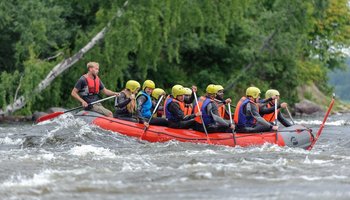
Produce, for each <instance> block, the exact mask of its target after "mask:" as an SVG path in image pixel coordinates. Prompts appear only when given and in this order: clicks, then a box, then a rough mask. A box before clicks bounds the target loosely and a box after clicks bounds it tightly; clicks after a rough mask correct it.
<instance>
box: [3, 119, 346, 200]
mask: <svg viewBox="0 0 350 200" xmlns="http://www.w3.org/2000/svg"><path fill="white" fill-rule="evenodd" d="M321 121H322V117H314V118H309V119H306V118H304V119H297V120H296V122H297V123H298V124H305V125H306V126H308V127H312V128H313V129H314V132H316V131H317V130H318V126H319V124H320V123H321ZM0 199H11V200H15V199H25V200H32V199H33V200H34V199H50V200H51V199H83V200H89V199H168V200H170V199H350V114H338V115H333V116H331V117H330V118H329V119H328V122H327V124H326V126H325V128H324V132H323V133H322V135H321V138H320V140H319V141H318V142H317V143H316V145H315V147H314V149H313V150H312V151H307V150H303V149H298V148H294V149H293V148H288V147H278V146H276V145H271V144H265V145H263V146H261V147H249V148H241V147H236V148H232V147H224V146H210V145H205V144H191V143H180V142H175V141H172V142H167V143H148V142H145V143H141V142H139V141H138V140H137V139H133V138H129V137H126V136H122V135H119V134H116V133H112V132H109V131H104V130H101V129H99V128H97V127H94V126H91V125H88V124H86V123H85V122H84V121H83V120H81V119H75V118H74V117H73V116H72V115H70V114H66V115H62V116H60V117H59V118H57V119H55V120H53V121H51V122H43V123H41V124H38V125H33V124H15V125H8V124H0Z"/></svg>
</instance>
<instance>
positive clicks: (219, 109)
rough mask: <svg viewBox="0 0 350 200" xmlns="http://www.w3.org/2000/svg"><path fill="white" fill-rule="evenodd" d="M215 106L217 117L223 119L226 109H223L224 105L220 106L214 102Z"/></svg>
mask: <svg viewBox="0 0 350 200" xmlns="http://www.w3.org/2000/svg"><path fill="white" fill-rule="evenodd" d="M215 103H216V105H217V106H218V112H219V116H220V117H221V118H223V119H225V113H226V109H225V104H220V105H219V103H217V102H215Z"/></svg>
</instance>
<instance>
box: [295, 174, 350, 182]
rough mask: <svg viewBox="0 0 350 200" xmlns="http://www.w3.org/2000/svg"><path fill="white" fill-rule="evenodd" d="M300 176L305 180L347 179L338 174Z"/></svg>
mask: <svg viewBox="0 0 350 200" xmlns="http://www.w3.org/2000/svg"><path fill="white" fill-rule="evenodd" d="M300 178H302V179H304V180H306V181H319V180H343V179H348V177H347V176H338V175H331V176H305V175H304V176H300Z"/></svg>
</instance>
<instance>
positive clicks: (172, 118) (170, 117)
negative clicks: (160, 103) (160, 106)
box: [164, 95, 185, 121]
mask: <svg viewBox="0 0 350 200" xmlns="http://www.w3.org/2000/svg"><path fill="white" fill-rule="evenodd" d="M171 102H176V103H178V104H179V106H180V110H181V111H182V112H183V113H185V112H184V111H185V104H184V102H181V101H179V100H177V99H176V98H174V97H172V96H170V95H169V96H168V97H167V98H166V99H165V102H164V112H165V117H166V118H167V119H168V120H170V121H176V120H177V119H176V118H175V116H174V115H173V114H172V113H171V112H170V111H169V110H168V106H169V104H170V103H171Z"/></svg>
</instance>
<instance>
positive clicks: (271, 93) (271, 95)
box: [265, 89, 280, 99]
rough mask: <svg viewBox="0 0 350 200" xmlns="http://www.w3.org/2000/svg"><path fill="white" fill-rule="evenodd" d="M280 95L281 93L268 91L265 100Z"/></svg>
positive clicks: (272, 90)
mask: <svg viewBox="0 0 350 200" xmlns="http://www.w3.org/2000/svg"><path fill="white" fill-rule="evenodd" d="M279 95H280V93H279V92H278V90H274V89H270V90H267V91H266V93H265V98H266V99H268V98H271V97H273V96H279Z"/></svg>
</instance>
